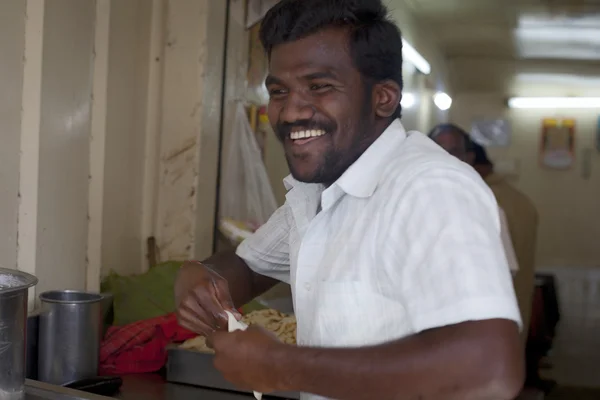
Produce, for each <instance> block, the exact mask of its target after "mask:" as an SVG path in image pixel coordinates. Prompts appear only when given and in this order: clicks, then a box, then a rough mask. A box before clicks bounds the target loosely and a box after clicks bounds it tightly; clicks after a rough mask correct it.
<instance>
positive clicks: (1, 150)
mask: <svg viewBox="0 0 600 400" xmlns="http://www.w3.org/2000/svg"><path fill="white" fill-rule="evenodd" d="M24 15H25V0H14V1H2V2H0V54H2V62H0V77H1V78H0V140H1V141H2V142H1V144H0V267H4V268H16V267H17V220H18V214H19V196H18V193H19V150H20V145H21V140H20V137H21V99H22V90H23V54H24V50H25V18H24Z"/></svg>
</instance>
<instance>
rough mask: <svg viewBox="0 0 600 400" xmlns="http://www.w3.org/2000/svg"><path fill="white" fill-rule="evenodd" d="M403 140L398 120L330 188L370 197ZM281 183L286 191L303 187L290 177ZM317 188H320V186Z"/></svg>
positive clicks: (402, 128) (403, 136)
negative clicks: (390, 157) (390, 158)
mask: <svg viewBox="0 0 600 400" xmlns="http://www.w3.org/2000/svg"><path fill="white" fill-rule="evenodd" d="M405 138H406V131H405V130H404V127H403V126H402V123H401V122H400V120H399V119H396V120H394V121H393V122H392V123H391V124H390V125H389V126H388V127H387V129H386V130H385V131H384V132H383V133H382V134H381V136H379V137H378V138H377V140H375V142H373V144H371V146H369V147H368V148H367V150H365V152H364V153H363V154H362V155H361V156H360V157H359V158H358V160H356V161H355V162H354V164H352V165H351V166H350V167H349V168H348V169H347V170H346V171H345V172H344V173H343V174H342V176H341V177H340V178H339V179H338V180H337V181H336V182H335V183H334V184H333V185H332V186H337V187H339V188H340V189H341V190H342V191H343V192H345V193H346V194H349V195H350V196H354V197H359V198H366V197H370V196H371V195H372V194H373V193H374V192H375V189H376V188H377V185H378V184H379V180H380V178H381V174H382V173H383V169H384V168H385V166H386V165H387V160H388V158H389V156H390V155H391V154H394V153H395V152H396V151H398V146H399V145H400V143H402V141H403V140H404V139H405ZM283 183H284V185H285V187H286V189H287V190H291V189H292V188H294V187H296V186H298V185H305V184H303V183H302V182H299V181H297V180H296V179H294V178H293V177H292V176H291V175H288V176H287V177H286V178H285V179H284V180H283ZM319 186H320V187H321V188H322V185H319Z"/></svg>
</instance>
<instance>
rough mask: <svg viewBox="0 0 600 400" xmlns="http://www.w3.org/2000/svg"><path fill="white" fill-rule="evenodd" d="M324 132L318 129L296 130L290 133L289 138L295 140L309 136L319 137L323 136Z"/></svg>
mask: <svg viewBox="0 0 600 400" xmlns="http://www.w3.org/2000/svg"><path fill="white" fill-rule="evenodd" d="M324 134H325V131H322V130H320V129H316V130H315V129H312V130H309V131H298V132H292V133H290V138H291V139H292V140H297V139H307V138H311V137H319V136H323V135H324Z"/></svg>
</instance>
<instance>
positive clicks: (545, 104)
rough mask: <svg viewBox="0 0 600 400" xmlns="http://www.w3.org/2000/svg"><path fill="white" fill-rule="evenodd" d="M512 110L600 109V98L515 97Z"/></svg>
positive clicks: (511, 101)
mask: <svg viewBox="0 0 600 400" xmlns="http://www.w3.org/2000/svg"><path fill="white" fill-rule="evenodd" d="M508 106H509V107H510V108H600V97H513V98H511V99H509V100H508Z"/></svg>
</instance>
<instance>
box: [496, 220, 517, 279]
mask: <svg viewBox="0 0 600 400" xmlns="http://www.w3.org/2000/svg"><path fill="white" fill-rule="evenodd" d="M498 211H499V212H500V237H501V239H502V246H503V247H504V253H505V254H506V260H507V261H508V268H509V269H510V272H512V273H513V274H516V273H517V272H518V271H519V263H518V262H517V256H516V255H515V248H514V247H513V242H512V238H511V237H510V230H509V228H508V222H507V220H506V214H505V213H504V210H503V209H502V208H498Z"/></svg>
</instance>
